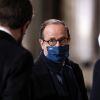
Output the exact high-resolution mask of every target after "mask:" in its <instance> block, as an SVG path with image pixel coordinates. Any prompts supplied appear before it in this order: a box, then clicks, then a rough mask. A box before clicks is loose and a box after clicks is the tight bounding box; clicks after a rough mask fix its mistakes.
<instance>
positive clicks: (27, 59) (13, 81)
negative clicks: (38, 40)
mask: <svg viewBox="0 0 100 100" xmlns="http://www.w3.org/2000/svg"><path fill="white" fill-rule="evenodd" d="M32 66H33V59H32V56H31V55H30V54H29V53H27V52H26V53H23V54H21V55H19V56H17V57H15V58H14V59H13V60H12V64H11V65H10V69H9V73H8V77H7V80H6V81H7V82H6V83H7V84H6V87H5V90H4V92H3V95H2V100H30V99H29V98H30V95H31V94H30V93H31V92H30V84H31V71H32Z"/></svg>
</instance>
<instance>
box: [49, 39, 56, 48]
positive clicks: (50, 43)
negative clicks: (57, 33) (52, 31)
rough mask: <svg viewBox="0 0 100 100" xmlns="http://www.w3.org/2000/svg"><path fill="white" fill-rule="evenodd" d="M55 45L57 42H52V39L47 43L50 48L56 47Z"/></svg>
mask: <svg viewBox="0 0 100 100" xmlns="http://www.w3.org/2000/svg"><path fill="white" fill-rule="evenodd" d="M56 43H57V40H54V39H52V40H49V41H48V44H49V45H50V46H54V45H56Z"/></svg>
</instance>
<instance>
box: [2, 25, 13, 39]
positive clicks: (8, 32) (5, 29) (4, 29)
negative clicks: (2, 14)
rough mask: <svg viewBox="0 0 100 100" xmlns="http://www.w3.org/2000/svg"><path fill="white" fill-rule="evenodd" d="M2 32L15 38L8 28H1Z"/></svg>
mask: <svg viewBox="0 0 100 100" xmlns="http://www.w3.org/2000/svg"><path fill="white" fill-rule="evenodd" d="M0 30H1V31H4V32H6V33H7V34H9V35H11V36H12V37H13V35H12V33H11V32H10V31H9V30H8V29H7V28H5V27H3V26H0Z"/></svg>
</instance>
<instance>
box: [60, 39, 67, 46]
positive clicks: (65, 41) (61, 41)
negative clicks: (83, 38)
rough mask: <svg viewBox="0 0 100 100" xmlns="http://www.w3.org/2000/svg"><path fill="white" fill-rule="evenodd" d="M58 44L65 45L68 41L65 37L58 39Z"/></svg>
mask: <svg viewBox="0 0 100 100" xmlns="http://www.w3.org/2000/svg"><path fill="white" fill-rule="evenodd" d="M59 42H60V44H61V45H65V44H67V43H68V41H67V39H62V40H59Z"/></svg>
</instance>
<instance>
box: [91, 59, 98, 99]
mask: <svg viewBox="0 0 100 100" xmlns="http://www.w3.org/2000/svg"><path fill="white" fill-rule="evenodd" d="M90 100H100V59H99V60H98V61H97V62H96V63H95V66H94V70H93V84H92V90H91V93H90Z"/></svg>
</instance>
